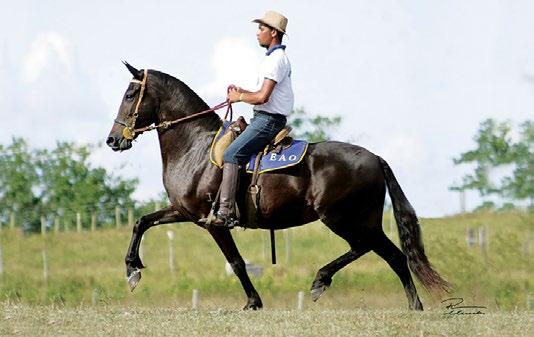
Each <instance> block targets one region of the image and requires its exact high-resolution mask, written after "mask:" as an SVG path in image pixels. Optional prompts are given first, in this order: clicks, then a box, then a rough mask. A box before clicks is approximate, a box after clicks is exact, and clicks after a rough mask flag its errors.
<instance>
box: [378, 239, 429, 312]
mask: <svg viewBox="0 0 534 337" xmlns="http://www.w3.org/2000/svg"><path fill="white" fill-rule="evenodd" d="M375 242H376V245H375V246H374V247H373V251H374V252H375V253H377V254H378V255H379V256H380V257H382V258H383V259H384V260H386V262H387V263H388V264H389V266H390V267H391V269H393V270H394V271H395V273H396V274H397V275H398V276H399V278H400V280H401V282H402V286H403V287H404V291H405V292H406V297H407V298H408V304H409V308H410V309H412V310H423V304H421V301H420V300H419V296H418V295H417V290H416V288H415V285H414V283H413V280H412V276H411V274H410V269H409V268H408V259H407V258H406V255H404V253H403V252H402V251H401V250H400V249H399V248H397V246H395V245H394V244H393V242H391V240H390V239H389V238H388V237H387V236H386V235H385V234H384V233H383V232H381V233H380V234H379V237H378V238H377V240H376V241H375Z"/></svg>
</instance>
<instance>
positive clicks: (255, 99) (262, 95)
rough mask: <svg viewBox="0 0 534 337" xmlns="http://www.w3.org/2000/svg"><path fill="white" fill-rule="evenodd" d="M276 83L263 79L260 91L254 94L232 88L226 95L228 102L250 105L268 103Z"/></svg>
mask: <svg viewBox="0 0 534 337" xmlns="http://www.w3.org/2000/svg"><path fill="white" fill-rule="evenodd" d="M275 85H276V82H275V81H273V80H271V79H268V78H266V79H264V80H263V84H262V86H261V89H260V90H258V91H255V92H251V91H248V90H244V89H241V88H234V89H232V90H230V92H229V93H228V99H229V100H230V102H232V103H233V102H245V103H248V104H252V105H258V104H264V103H267V102H268V101H269V97H271V93H272V92H273V89H274V86H275Z"/></svg>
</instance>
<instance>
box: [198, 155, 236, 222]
mask: <svg viewBox="0 0 534 337" xmlns="http://www.w3.org/2000/svg"><path fill="white" fill-rule="evenodd" d="M238 178H239V165H237V164H232V163H224V165H223V176H222V181H221V196H220V203H219V211H218V212H217V213H216V214H215V219H213V220H212V221H211V225H213V226H221V227H228V228H232V227H234V226H238V225H239V219H238V217H237V215H236V209H235V195H236V191H237V182H238ZM206 221H207V218H206V219H200V220H199V222H200V223H205V222H206Z"/></svg>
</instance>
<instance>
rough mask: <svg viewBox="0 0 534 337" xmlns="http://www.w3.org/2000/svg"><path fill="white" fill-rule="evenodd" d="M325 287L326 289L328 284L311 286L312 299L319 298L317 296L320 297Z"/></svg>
mask: <svg viewBox="0 0 534 337" xmlns="http://www.w3.org/2000/svg"><path fill="white" fill-rule="evenodd" d="M326 289H328V286H327V285H324V284H321V285H317V286H315V287H314V288H312V290H311V298H312V301H314V302H316V301H317V300H318V299H319V297H321V295H322V294H323V293H324V291H325V290H326Z"/></svg>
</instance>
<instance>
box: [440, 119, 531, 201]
mask: <svg viewBox="0 0 534 337" xmlns="http://www.w3.org/2000/svg"><path fill="white" fill-rule="evenodd" d="M511 131H512V123H511V122H510V121H503V122H498V121H496V120H494V119H486V120H484V121H482V122H481V124H480V127H479V130H478V132H477V134H476V135H475V137H474V140H475V143H476V148H475V149H474V150H470V151H467V152H464V153H462V154H460V156H459V157H458V158H454V159H453V162H454V164H455V165H459V164H475V168H474V172H473V173H471V174H467V175H465V176H464V177H463V178H462V183H461V184H457V185H453V186H451V187H450V189H451V190H453V191H465V190H476V191H478V192H479V193H480V194H481V195H482V196H487V195H497V196H499V197H506V198H509V199H511V200H516V201H517V200H524V199H530V201H531V203H532V200H533V198H534V178H533V177H534V172H533V171H534V153H533V151H534V125H533V122H531V121H527V122H525V123H523V124H522V125H521V127H520V132H519V134H520V137H519V140H517V141H516V142H514V141H513V139H512V137H511ZM505 165H510V166H511V167H512V168H513V169H512V170H513V171H512V173H511V175H509V176H505V177H504V178H503V179H502V180H501V181H498V182H494V181H490V179H489V172H490V171H491V170H492V169H495V168H497V167H502V166H505ZM488 205H489V203H486V204H485V206H488ZM510 205H511V204H510V203H508V204H507V207H510ZM488 207H489V206H488ZM486 208H487V207H486Z"/></svg>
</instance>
